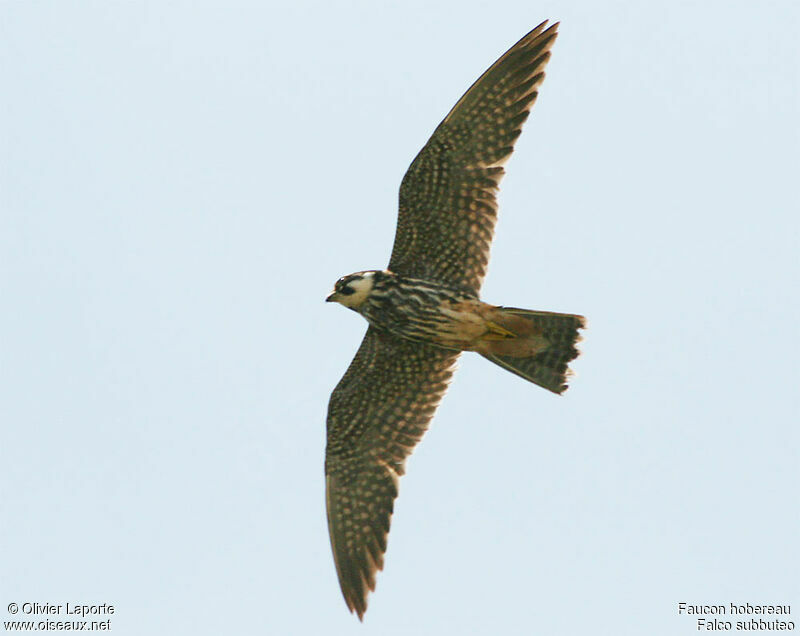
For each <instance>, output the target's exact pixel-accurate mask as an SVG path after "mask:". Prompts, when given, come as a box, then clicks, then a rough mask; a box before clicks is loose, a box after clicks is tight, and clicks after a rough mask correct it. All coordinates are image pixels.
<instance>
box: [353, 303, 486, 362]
mask: <svg viewBox="0 0 800 636" xmlns="http://www.w3.org/2000/svg"><path fill="white" fill-rule="evenodd" d="M490 307H491V306H490V305H487V304H485V303H482V302H481V301H479V300H464V301H450V300H446V301H443V302H441V303H438V304H436V305H431V306H427V307H416V308H415V311H409V310H408V309H409V308H408V307H406V308H405V309H404V310H403V312H402V319H400V318H401V317H400V316H397V317H396V318H397V319H396V320H386V321H381V322H383V324H379V326H382V327H383V328H385V329H388V330H389V331H391V332H392V333H394V334H396V335H398V336H401V337H403V338H407V339H409V340H415V341H418V342H430V343H432V344H435V345H438V346H440V347H444V348H446V349H455V350H457V351H473V350H475V348H476V347H477V346H478V343H479V342H480V341H481V340H483V339H485V338H486V337H487V335H489V336H490V337H491V334H490V331H491V326H490V323H488V324H487V320H486V318H485V314H486V311H487V309H488V308H490ZM384 317H385V316H384ZM368 319H369V318H368ZM371 322H372V321H371ZM376 322H378V321H376Z"/></svg>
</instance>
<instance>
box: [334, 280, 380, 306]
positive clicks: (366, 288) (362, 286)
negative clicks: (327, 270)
mask: <svg viewBox="0 0 800 636" xmlns="http://www.w3.org/2000/svg"><path fill="white" fill-rule="evenodd" d="M372 285H373V280H372V276H370V275H367V276H364V278H361V279H359V280H354V281H353V282H351V283H350V284H349V285H348V287H350V288H351V289H353V290H355V291H354V292H353V293H352V294H350V295H349V296H342V298H341V301H340V302H341V303H342V304H343V305H344V306H345V307H359V306H361V305H362V304H363V303H364V301H365V300H366V299H367V297H368V296H369V294H370V292H371V291H372Z"/></svg>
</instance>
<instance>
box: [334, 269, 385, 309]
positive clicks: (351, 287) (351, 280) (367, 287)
mask: <svg viewBox="0 0 800 636" xmlns="http://www.w3.org/2000/svg"><path fill="white" fill-rule="evenodd" d="M375 274H376V272H374V271H369V272H356V273H355V274H350V275H349V276H342V277H341V278H340V279H339V280H337V281H336V284H335V285H334V286H333V292H331V294H330V295H329V296H328V297H327V298H326V299H325V301H326V302H329V303H330V302H334V303H341V304H342V305H344V306H345V307H349V308H350V309H354V310H356V311H358V308H359V307H361V305H363V304H364V301H365V300H366V299H367V297H368V296H369V294H370V292H371V291H372V286H373V285H374V284H375Z"/></svg>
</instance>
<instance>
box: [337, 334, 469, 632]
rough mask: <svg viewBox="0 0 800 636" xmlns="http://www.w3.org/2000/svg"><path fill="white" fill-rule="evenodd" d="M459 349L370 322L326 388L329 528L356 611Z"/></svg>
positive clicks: (363, 603)
mask: <svg viewBox="0 0 800 636" xmlns="http://www.w3.org/2000/svg"><path fill="white" fill-rule="evenodd" d="M458 355H459V354H458V352H456V351H447V350H445V349H439V348H437V347H434V346H432V345H427V344H422V343H416V342H410V341H407V340H402V339H400V338H397V337H395V336H392V335H391V334H389V333H387V332H383V331H379V330H378V329H376V328H375V327H372V326H370V327H369V329H368V330H367V333H366V335H365V336H364V340H363V342H362V343H361V347H360V348H359V350H358V353H356V357H355V358H354V359H353V362H352V363H351V364H350V367H349V368H348V369H347V372H346V373H345V375H344V377H343V378H342V379H341V381H340V382H339V384H338V385H337V386H336V388H335V389H334V391H333V394H332V395H331V400H330V404H329V405H328V447H327V450H326V457H325V476H326V480H325V482H326V502H327V508H328V529H329V531H330V537H331V546H332V548H333V557H334V560H335V561H336V571H337V573H338V575H339V583H340V585H341V588H342V593H343V594H344V598H345V601H346V602H347V606H348V608H350V611H351V612H352V611H355V612H356V613H357V614H358V617H359V618H362V617H363V615H364V612H365V611H366V609H367V595H368V594H369V592H370V591H371V590H374V589H375V573H376V571H377V570H380V569H382V568H383V555H384V552H385V551H386V538H387V535H388V533H389V524H390V521H391V516H392V510H393V508H394V499H395V497H396V496H397V482H398V477H399V476H400V475H402V474H403V472H404V468H403V465H404V462H405V459H406V457H407V456H408V455H409V454H410V453H411V451H412V450H413V448H414V446H415V445H416V444H417V442H419V440H420V439H421V438H422V435H423V434H424V433H425V431H426V429H427V428H428V422H429V421H430V419H431V418H432V417H433V413H434V411H435V410H436V407H437V405H438V404H439V401H440V400H441V398H442V395H443V394H444V392H445V390H446V389H447V383H448V382H449V380H450V377H451V375H452V373H453V366H454V363H455V360H456V358H457V357H458Z"/></svg>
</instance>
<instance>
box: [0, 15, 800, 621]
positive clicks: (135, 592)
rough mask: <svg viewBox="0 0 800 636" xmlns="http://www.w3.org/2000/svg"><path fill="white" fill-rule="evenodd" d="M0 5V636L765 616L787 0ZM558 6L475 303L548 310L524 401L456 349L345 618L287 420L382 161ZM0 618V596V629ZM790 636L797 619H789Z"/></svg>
mask: <svg viewBox="0 0 800 636" xmlns="http://www.w3.org/2000/svg"><path fill="white" fill-rule="evenodd" d="M287 4H288V3H270V2H252V3H228V2H226V3H223V2H217V3H208V2H8V1H6V2H2V3H0V86H2V100H0V108H2V110H1V111H0V147H1V148H2V152H1V153H0V298H2V307H3V309H2V312H0V420H2V432H3V438H2V445H0V478H1V479H0V498H1V499H2V502H3V513H2V515H0V569H1V570H2V571H1V572H0V617H2V619H1V620H2V621H5V620H9V619H10V618H11V616H10V615H9V614H8V613H7V610H6V607H7V604H8V603H10V602H18V603H20V604H21V603H23V602H26V601H30V602H33V601H36V602H51V603H64V602H66V601H70V602H80V603H103V602H106V603H112V604H114V605H115V607H116V608H117V609H116V613H115V615H114V616H113V617H112V633H114V634H117V635H127V634H136V635H138V634H189V633H191V634H221V633H231V634H233V633H243V634H244V633H246V634H257V633H265V634H322V633H325V634H330V635H336V634H352V633H356V632H358V633H364V634H381V635H391V634H410V633H412V634H418V635H428V634H431V635H432V634H448V633H460V634H539V633H541V634H552V635H557V634H567V635H571V634H613V635H628V634H642V633H648V634H656V635H660V634H664V635H670V636H671V635H675V634H690V633H696V628H695V625H694V623H693V622H692V621H691V619H688V618H686V617H679V616H678V615H677V603H678V602H680V601H686V602H690V603H691V602H695V603H728V602H731V601H734V602H741V603H744V602H751V603H756V602H757V603H794V604H795V608H796V610H797V612H798V613H800V593H799V592H800V584H799V583H798V574H797V572H798V565H799V564H800V563H799V562H800V559H799V558H798V541H797V537H798V536H799V535H800V518H799V517H798V506H797V502H798V494H799V493H798V486H797V483H798V459H800V458H799V457H798V433H797V428H798V419H800V418H799V417H798V416H799V415H800V400H798V385H799V384H800V369H799V368H798V353H799V352H798V346H797V338H796V335H795V332H796V330H797V325H798V320H799V319H800V303H798V292H797V290H798V287H800V280H799V279H800V275H799V274H798V272H799V269H798V256H797V254H798V238H799V235H800V231H799V230H800V223H799V222H798V210H800V197H799V196H798V187H797V175H798V173H800V130H799V128H798V113H799V112H800V99H799V98H798V93H799V92H800V88H799V84H800V63H799V62H798V57H799V55H798V43H797V33H798V31H800V5H798V4H797V3H796V2H794V1H792V0H787V1H785V2H763V3H752V2H728V1H726V2H666V1H662V0H659V1H656V2H646V3H645V2H634V1H630V2H622V1H620V2H610V3H608V2H604V3H599V2H591V1H589V0H584V1H580V2H579V1H573V2H567V1H557V0H549V1H543V2H538V3H537V2H534V3H531V2H497V1H493V2H477V1H471V0H459V1H458V2H416V1H415V2H404V3H392V4H389V3H379V2H360V3H359V2H349V3H344V2H341V3H323V2H314V3H309V2H294V3H291V6H287ZM545 18H550V19H553V20H561V22H562V26H561V29H560V30H561V35H560V37H559V39H558V41H557V43H556V45H555V48H554V52H553V58H552V61H551V63H550V65H549V67H548V69H547V71H548V76H547V79H546V81H545V83H544V86H543V88H542V91H541V95H540V99H539V101H538V103H537V104H536V106H535V108H534V111H533V113H532V115H531V117H530V119H529V120H528V123H527V125H526V128H525V130H524V132H523V135H522V137H521V139H520V141H519V143H518V145H517V152H516V153H515V155H514V156H513V157H512V159H511V160H510V161H509V163H508V164H507V170H508V176H507V178H506V179H505V181H504V182H503V186H502V190H501V194H500V205H501V213H500V221H499V224H498V229H497V235H496V241H495V244H494V251H493V257H492V262H491V266H490V269H489V275H488V278H487V281H486V285H485V287H484V294H483V296H484V299H486V300H487V301H489V302H495V303H498V304H508V305H516V306H521V307H529V308H533V309H546V310H553V311H565V312H575V313H582V314H585V315H586V316H587V317H588V319H589V329H588V331H587V332H586V335H585V341H584V343H583V346H582V349H583V356H582V357H581V358H580V359H579V360H578V361H577V362H576V363H575V365H574V367H575V370H576V372H577V377H576V378H575V379H574V381H573V383H572V387H571V389H570V390H569V391H568V392H567V393H566V394H565V396H564V397H561V398H558V397H556V396H553V395H551V394H548V393H547V392H545V391H543V390H540V389H538V388H537V387H534V386H532V385H530V384H528V383H526V382H524V381H522V380H520V379H519V378H517V377H515V376H513V375H511V374H508V373H504V372H502V371H501V370H500V369H499V368H498V367H495V366H494V365H491V364H488V363H487V362H486V361H484V360H482V359H480V358H478V357H477V356H473V355H465V356H463V357H462V361H461V363H460V368H459V370H458V372H457V373H456V377H455V380H454V382H453V384H452V386H451V389H450V391H449V393H448V395H447V396H446V397H445V399H444V401H443V403H442V406H441V408H440V410H439V412H438V414H437V416H436V418H435V419H434V421H433V424H432V427H431V430H430V432H429V433H428V435H427V436H426V438H425V439H424V440H423V443H422V444H421V445H420V446H419V447H418V449H417V451H416V452H415V454H414V455H413V456H412V457H411V459H410V460H409V462H408V474H407V475H406V476H405V477H404V478H403V480H402V482H401V488H400V498H399V499H398V502H397V505H396V509H395V510H396V514H395V517H394V522H393V527H392V532H391V534H390V540H389V550H388V553H387V558H386V568H385V570H384V572H383V573H381V575H380V576H379V579H378V589H377V592H376V593H375V594H374V595H373V596H372V597H371V603H370V608H369V611H368V613H367V615H366V620H365V624H364V626H363V627H361V626H359V625H358V624H357V620H356V619H355V618H354V617H353V616H351V615H350V614H349V613H348V612H347V611H346V608H345V605H344V602H343V601H342V598H341V595H340V592H339V589H338V584H337V582H336V575H335V570H334V566H333V561H332V558H331V555H330V548H329V544H328V535H327V529H326V520H325V512H324V496H323V490H324V481H323V467H322V462H323V454H324V444H325V411H326V406H327V400H328V396H329V394H330V391H331V389H332V388H333V386H334V385H335V384H336V382H337V381H338V380H339V378H340V377H341V375H342V373H343V372H344V370H345V368H346V366H347V365H348V363H349V362H350V359H351V358H352V356H353V353H354V352H355V350H356V348H357V346H358V344H359V342H360V339H361V336H362V334H363V332H364V329H365V323H364V322H363V321H362V320H361V319H360V318H359V317H358V316H356V315H354V314H352V313H351V312H348V311H346V310H344V309H343V308H342V307H339V306H332V305H330V304H328V305H326V304H325V303H324V302H323V299H324V297H325V295H326V294H327V292H328V291H329V289H330V287H331V285H332V284H333V282H334V281H335V280H336V278H338V277H339V276H341V275H343V274H346V273H350V272H352V271H356V270H359V269H366V268H380V267H383V266H385V264H386V263H387V261H388V257H389V251H390V248H391V242H392V238H393V232H394V224H395V219H396V197H397V188H398V186H399V183H400V179H401V178H402V176H403V173H404V171H405V169H406V167H407V166H408V164H409V162H410V161H411V159H412V158H413V157H414V155H415V154H416V152H417V151H418V150H419V148H420V147H421V146H422V145H423V144H424V142H425V141H426V139H427V138H428V136H429V135H430V133H431V132H432V130H433V129H434V127H435V126H436V124H437V123H438V122H439V121H440V120H441V118H442V117H443V116H444V115H445V114H446V112H447V111H448V110H449V108H450V107H451V106H452V105H453V103H455V101H456V100H457V99H458V97H459V96H460V95H461V94H462V93H463V91H464V90H465V89H466V88H467V87H468V86H469V85H470V83H471V82H472V81H473V80H474V79H475V78H476V77H477V76H478V75H479V74H480V73H481V72H482V71H483V70H484V69H485V68H486V67H487V66H489V65H490V64H491V63H492V62H493V61H494V60H495V59H496V58H497V57H498V56H499V55H500V54H501V53H502V52H503V51H505V50H506V49H507V48H508V47H509V46H510V45H512V44H513V43H514V42H515V41H516V40H517V39H518V38H519V37H521V36H522V35H523V34H524V33H525V32H527V31H528V30H529V29H530V28H532V27H533V26H535V25H536V24H538V23H539V22H540V21H541V20H543V19H545ZM19 616H21V615H18V617H19ZM795 620H798V616H795Z"/></svg>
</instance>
